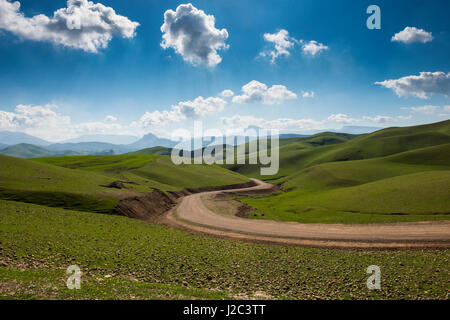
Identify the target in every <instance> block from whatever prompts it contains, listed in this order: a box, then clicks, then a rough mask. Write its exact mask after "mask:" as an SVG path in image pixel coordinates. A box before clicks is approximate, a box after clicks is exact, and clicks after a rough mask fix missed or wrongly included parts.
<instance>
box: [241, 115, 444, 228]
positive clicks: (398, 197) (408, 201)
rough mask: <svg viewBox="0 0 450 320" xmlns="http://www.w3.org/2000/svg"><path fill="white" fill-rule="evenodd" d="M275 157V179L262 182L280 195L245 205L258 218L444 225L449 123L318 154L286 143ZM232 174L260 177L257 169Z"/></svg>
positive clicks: (362, 139) (391, 132)
mask: <svg viewBox="0 0 450 320" xmlns="http://www.w3.org/2000/svg"><path fill="white" fill-rule="evenodd" d="M306 143H307V142H306ZM279 151H280V171H279V173H278V174H277V175H276V176H275V177H268V176H266V177H264V176H263V177H261V178H263V179H266V180H269V181H270V182H275V183H277V184H278V185H280V187H281V188H282V189H283V190H284V191H286V192H285V193H283V194H281V195H276V196H269V197H260V198H254V199H251V198H250V199H243V200H242V201H243V202H245V203H247V204H249V205H251V206H253V207H255V208H256V209H257V213H256V214H257V217H256V218H262V217H263V216H264V218H266V219H276V220H293V221H301V222H329V223H333V222H334V223H341V222H342V223H355V222H358V223H370V222H392V221H417V220H434V219H450V215H449V214H450V200H449V199H450V188H449V185H448V177H449V176H448V175H449V173H450V121H448V120H447V121H443V122H439V123H434V124H429V125H422V126H415V127H406V128H388V129H383V130H380V131H377V132H374V133H372V134H367V135H361V136H357V137H356V138H353V139H350V140H347V141H345V142H341V143H338V144H331V145H330V144H328V145H327V144H325V145H320V146H317V147H313V146H309V147H308V146H305V140H304V139H292V140H291V141H290V143H287V144H285V145H283V146H281V147H280V149H279ZM233 169H234V170H235V171H237V172H240V173H244V174H247V175H249V176H256V177H258V174H259V172H258V171H256V170H259V169H258V168H257V167H256V166H254V167H252V166H250V165H242V166H234V168H233ZM427 179H428V180H427ZM446 179H447V180H446Z"/></svg>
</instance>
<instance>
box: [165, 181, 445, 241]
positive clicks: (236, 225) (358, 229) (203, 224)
mask: <svg viewBox="0 0 450 320" xmlns="http://www.w3.org/2000/svg"><path fill="white" fill-rule="evenodd" d="M253 180H254V181H255V182H256V183H257V185H256V186H254V187H249V188H242V189H229V190H220V191H208V192H201V193H196V194H192V195H188V196H185V197H183V198H181V200H180V203H179V204H178V206H177V207H176V208H175V210H176V214H174V210H171V211H170V212H169V213H168V215H167V216H166V223H169V224H170V225H175V226H179V227H183V228H186V229H189V230H192V231H194V232H198V233H202V234H208V235H214V236H219V237H226V238H234V239H241V240H250V241H256V242H268V243H277V244H287V245H300V246H308V247H339V248H374V249H376V248H427V247H430V248H450V221H427V222H403V223H390V224H364V225H362V224H309V223H308V224H304V223H297V222H280V221H270V220H250V219H245V218H239V217H236V216H231V215H223V214H217V213H214V212H212V211H211V210H209V209H208V208H207V207H206V206H205V205H204V204H203V202H202V200H201V197H202V196H203V195H206V194H208V195H214V194H217V193H230V192H233V193H236V192H249V191H255V190H256V191H257V190H264V189H270V188H272V187H273V186H272V185H270V184H268V183H265V182H263V181H260V180H256V179H253Z"/></svg>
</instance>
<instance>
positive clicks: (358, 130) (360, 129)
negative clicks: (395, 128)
mask: <svg viewBox="0 0 450 320" xmlns="http://www.w3.org/2000/svg"><path fill="white" fill-rule="evenodd" d="M381 129H383V128H377V127H364V126H343V127H342V129H341V130H339V132H342V133H352V134H363V133H372V132H375V131H378V130H381Z"/></svg>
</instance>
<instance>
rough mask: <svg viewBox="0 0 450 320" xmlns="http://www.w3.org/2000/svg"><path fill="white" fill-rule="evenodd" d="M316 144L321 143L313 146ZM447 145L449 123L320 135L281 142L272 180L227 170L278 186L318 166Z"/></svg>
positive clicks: (248, 169)
mask: <svg viewBox="0 0 450 320" xmlns="http://www.w3.org/2000/svg"><path fill="white" fill-rule="evenodd" d="M330 138H333V139H331V140H330ZM317 140H319V141H323V143H315V142H316V141H317ZM338 141H340V143H339V142H338ZM327 142H328V143H327ZM330 142H331V143H330ZM449 142H450V120H446V121H442V122H438V123H432V124H427V125H421V126H414V127H401V128H387V129H383V130H379V131H376V132H374V133H371V134H364V135H347V134H335V133H321V134H318V135H314V136H311V137H307V138H292V139H285V140H280V148H279V154H280V170H279V172H278V174H277V175H275V176H260V174H259V172H260V169H259V166H256V165H248V164H244V165H229V166H227V168H229V169H231V170H233V171H236V172H239V173H242V174H244V175H247V176H250V177H256V178H260V179H263V180H270V181H273V182H274V183H281V182H282V178H285V177H287V176H289V175H291V174H294V173H296V172H298V171H299V170H302V169H305V168H307V167H311V166H313V165H317V164H321V163H326V162H334V161H348V160H362V159H371V158H377V157H383V156H388V155H392V154H395V153H400V152H404V151H409V150H414V149H418V148H424V147H429V146H434V145H440V144H446V143H449ZM252 156H254V155H249V157H252Z"/></svg>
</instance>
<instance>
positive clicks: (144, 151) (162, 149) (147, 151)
mask: <svg viewBox="0 0 450 320" xmlns="http://www.w3.org/2000/svg"><path fill="white" fill-rule="evenodd" d="M171 152H172V149H171V148H166V147H153V148H145V149H141V150H138V151H134V152H129V153H128V154H157V155H163V156H170V153H171Z"/></svg>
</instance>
